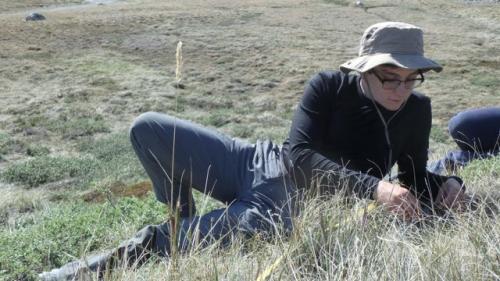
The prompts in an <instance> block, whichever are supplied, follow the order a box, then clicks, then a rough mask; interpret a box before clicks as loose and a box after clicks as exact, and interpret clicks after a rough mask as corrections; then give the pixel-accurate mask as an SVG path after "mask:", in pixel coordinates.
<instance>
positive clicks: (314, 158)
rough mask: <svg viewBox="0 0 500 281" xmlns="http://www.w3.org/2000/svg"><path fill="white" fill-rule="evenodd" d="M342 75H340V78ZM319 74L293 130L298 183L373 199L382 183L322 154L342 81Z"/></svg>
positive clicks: (307, 91) (291, 155) (308, 89)
mask: <svg viewBox="0 0 500 281" xmlns="http://www.w3.org/2000/svg"><path fill="white" fill-rule="evenodd" d="M338 75H340V74H338ZM338 75H337V76H335V75H333V77H332V75H331V74H325V73H319V74H318V75H316V76H315V77H313V78H312V79H311V81H310V82H309V84H308V85H307V86H306V88H305V91H304V95H303V97H302V100H301V102H300V104H299V106H298V108H297V110H296V112H295V115H294V117H293V121H292V126H291V129H290V135H289V141H290V153H289V158H290V160H291V162H292V165H293V171H294V175H293V176H294V177H295V178H296V180H295V181H296V182H300V183H302V184H303V186H305V187H306V188H310V187H315V188H319V190H320V191H321V192H325V191H326V192H330V193H334V192H335V191H337V190H339V189H343V190H344V191H347V192H349V193H354V194H357V195H358V196H361V197H372V194H373V191H374V190H375V188H376V187H377V184H378V182H379V181H380V179H378V178H376V177H373V176H370V175H367V174H364V173H361V172H357V171H353V170H349V169H346V168H345V167H344V166H343V165H341V163H336V162H334V161H332V160H331V159H329V158H328V157H327V156H325V155H324V153H321V148H322V147H323V142H324V139H325V135H326V133H327V130H328V123H329V121H328V120H329V118H330V116H331V110H332V108H333V106H332V105H333V103H334V102H335V96H336V95H337V92H338V90H339V84H341V79H342V78H341V77H339V76H338Z"/></svg>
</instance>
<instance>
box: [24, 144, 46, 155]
mask: <svg viewBox="0 0 500 281" xmlns="http://www.w3.org/2000/svg"><path fill="white" fill-rule="evenodd" d="M49 154H50V149H49V148H48V147H45V146H43V145H29V146H28V148H27V149H26V155H28V156H32V157H36V156H45V155H49Z"/></svg>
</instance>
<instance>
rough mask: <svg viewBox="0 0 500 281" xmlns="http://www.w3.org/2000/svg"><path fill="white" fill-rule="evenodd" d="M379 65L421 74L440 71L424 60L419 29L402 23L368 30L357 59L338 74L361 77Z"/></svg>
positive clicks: (374, 26) (350, 61) (373, 27)
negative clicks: (422, 72)
mask: <svg viewBox="0 0 500 281" xmlns="http://www.w3.org/2000/svg"><path fill="white" fill-rule="evenodd" d="M382 64H391V65H395V66H398V67H401V68H407V69H418V70H421V71H428V70H434V71H436V72H440V71H441V70H443V67H442V66H441V65H439V64H438V63H437V62H435V61H433V60H431V59H428V58H426V57H424V39H423V32H422V29H421V28H419V27H417V26H414V25H411V24H407V23H403V22H381V23H377V24H374V25H372V26H370V27H368V28H367V29H366V30H365V32H364V34H363V36H362V37H361V42H360V46H359V53H358V57H357V58H354V59H352V60H349V61H347V62H346V63H344V64H342V65H340V70H342V71H343V72H349V71H353V70H354V71H357V72H360V73H363V72H367V71H369V70H370V69H372V68H374V67H376V66H379V65H382Z"/></svg>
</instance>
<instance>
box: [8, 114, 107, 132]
mask: <svg viewBox="0 0 500 281" xmlns="http://www.w3.org/2000/svg"><path fill="white" fill-rule="evenodd" d="M14 124H15V129H16V131H17V132H22V131H23V130H26V129H29V128H36V127H39V128H45V129H47V130H49V131H51V132H54V133H56V134H58V135H59V136H62V137H63V138H66V139H75V138H78V137H82V136H89V135H93V134H95V133H106V132H109V131H110V128H109V125H108V124H107V122H106V121H105V120H104V117H103V116H102V115H100V114H96V113H95V112H93V111H92V110H91V109H86V108H82V107H71V108H68V109H66V110H65V111H64V112H62V113H61V114H59V115H57V116H56V117H46V116H44V115H43V114H33V115H30V116H26V117H19V118H17V119H16V120H15V121H14Z"/></svg>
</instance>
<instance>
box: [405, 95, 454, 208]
mask: <svg viewBox="0 0 500 281" xmlns="http://www.w3.org/2000/svg"><path fill="white" fill-rule="evenodd" d="M424 102H425V103H424V104H423V106H422V109H421V111H419V115H420V116H419V117H418V119H416V120H415V121H416V122H415V124H414V127H413V128H414V130H413V137H412V141H411V142H408V143H407V147H406V150H405V151H404V152H403V153H402V154H401V156H400V158H399V159H398V161H397V162H398V167H399V176H398V178H399V181H400V182H401V183H402V184H403V185H405V186H407V187H409V188H410V190H411V191H412V192H413V193H414V194H415V195H416V196H417V197H419V198H420V200H421V201H423V202H431V200H434V199H435V198H436V196H437V194H438V192H439V188H440V187H441V185H442V184H443V182H445V181H446V180H447V179H448V178H449V177H446V176H441V175H437V174H434V173H431V172H429V171H427V155H428V149H429V136H430V131H431V124H432V113H431V103H430V100H429V99H425V101H424ZM454 178H456V177H454ZM456 179H457V180H458V181H459V182H460V183H462V180H461V179H459V178H456Z"/></svg>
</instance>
